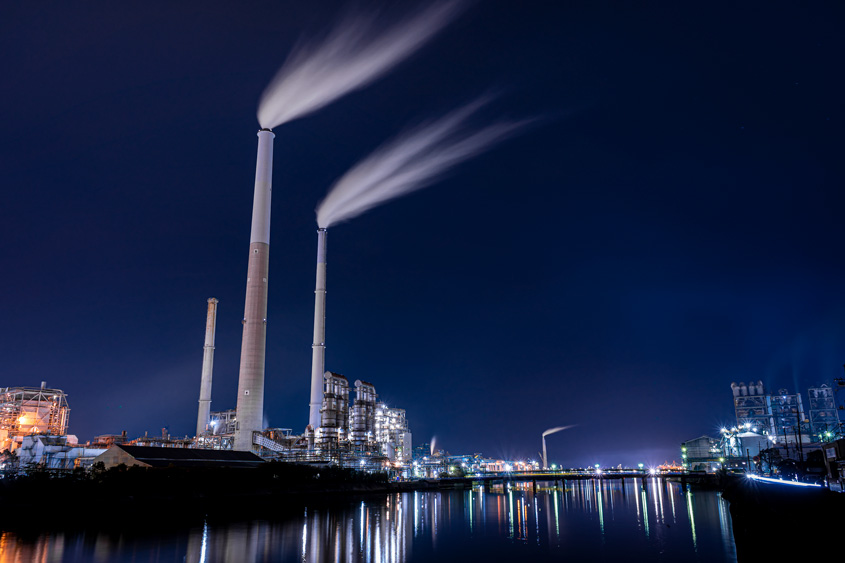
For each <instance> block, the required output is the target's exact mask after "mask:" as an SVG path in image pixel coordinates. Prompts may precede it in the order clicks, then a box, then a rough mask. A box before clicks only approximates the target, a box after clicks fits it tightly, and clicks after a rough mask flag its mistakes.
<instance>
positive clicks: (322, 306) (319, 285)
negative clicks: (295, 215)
mask: <svg viewBox="0 0 845 563" xmlns="http://www.w3.org/2000/svg"><path fill="white" fill-rule="evenodd" d="M327 235H328V233H327V232H326V229H317V282H316V286H315V288H314V341H313V342H314V343H313V344H312V345H311V402H310V403H309V413H308V424H309V425H310V426H311V429H312V430H317V428H319V426H320V408H321V407H322V406H323V375H324V374H325V363H326V238H327Z"/></svg>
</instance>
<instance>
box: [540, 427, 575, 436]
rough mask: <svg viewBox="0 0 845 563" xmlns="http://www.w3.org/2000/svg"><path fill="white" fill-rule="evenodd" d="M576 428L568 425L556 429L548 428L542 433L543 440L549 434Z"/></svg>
mask: <svg viewBox="0 0 845 563" xmlns="http://www.w3.org/2000/svg"><path fill="white" fill-rule="evenodd" d="M575 426H577V425H576V424H570V425H569V426H558V427H557V428H549V429H548V430H546V431H545V432H543V437H544V438H545V437H546V436H548V435H549V434H554V433H555V432H560V431H561V430H568V429H570V428H573V427H575Z"/></svg>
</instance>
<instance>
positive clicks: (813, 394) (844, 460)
mask: <svg viewBox="0 0 845 563" xmlns="http://www.w3.org/2000/svg"><path fill="white" fill-rule="evenodd" d="M730 387H731V393H732V399H733V407H734V413H735V415H736V420H735V422H731V423H730V424H725V425H724V426H722V427H721V428H719V429H718V435H717V436H709V435H704V436H700V437H698V438H695V439H692V440H687V441H685V442H683V443H682V444H681V458H682V460H683V467H684V468H685V469H690V470H703V471H711V472H712V471H720V470H730V469H734V470H738V471H743V472H746V471H757V472H758V473H761V474H770V475H771V474H779V475H787V476H795V475H799V474H802V475H805V477H806V478H808V479H813V478H821V477H822V476H824V475H826V476H827V478H828V479H829V481H830V483H831V486H832V487H837V488H839V489H843V488H845V439H843V438H842V423H841V421H840V419H839V411H838V409H837V408H836V404H837V401H836V392H837V391H838V390H840V389H843V388H845V380H844V379H842V378H836V379H834V386H833V387H832V386H830V385H827V384H822V385H819V386H817V387H810V388H808V389H807V398H808V399H809V401H808V402H807V403H805V402H804V401H803V399H802V396H801V393H797V392H796V393H790V392H789V390H787V389H778V390H777V391H774V392H773V391H769V390H767V389H766V388H765V386H764V385H763V382H762V381H757V382H753V381H752V382H749V383H747V384H746V383H745V382H740V383H731V385H730ZM805 404H806V405H807V406H808V407H809V408H807V409H805ZM814 472H815V473H816V475H815V476H813V473H814Z"/></svg>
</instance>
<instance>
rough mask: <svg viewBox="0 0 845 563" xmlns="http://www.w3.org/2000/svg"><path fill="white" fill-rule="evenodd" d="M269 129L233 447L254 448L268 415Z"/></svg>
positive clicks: (263, 139)
mask: <svg viewBox="0 0 845 563" xmlns="http://www.w3.org/2000/svg"><path fill="white" fill-rule="evenodd" d="M274 138H275V135H274V134H273V132H272V131H271V130H269V129H262V130H261V131H259V132H258V157H257V160H256V165H255V194H254V196H253V202H252V230H251V235H250V239H249V265H248V268H247V278H246V302H245V304H244V319H243V321H242V322H243V325H244V331H243V339H242V341H241V364H240V370H239V372H238V406H237V417H238V420H237V427H236V430H235V440H234V446H233V448H234V449H235V450H238V451H250V450H252V449H253V441H252V437H253V433H254V432H258V431H260V430H261V428H262V426H263V423H262V422H263V416H264V356H265V350H266V343H267V278H268V272H269V268H270V197H271V195H272V181H273V139H274Z"/></svg>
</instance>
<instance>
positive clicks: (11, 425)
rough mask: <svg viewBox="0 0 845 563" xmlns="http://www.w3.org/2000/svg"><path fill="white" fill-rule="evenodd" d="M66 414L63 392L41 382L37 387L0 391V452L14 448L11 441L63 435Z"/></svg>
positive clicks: (9, 388) (66, 407)
mask: <svg viewBox="0 0 845 563" xmlns="http://www.w3.org/2000/svg"><path fill="white" fill-rule="evenodd" d="M69 414H70V408H69V407H68V404H67V395H65V393H64V391H62V390H61V389H48V388H47V384H46V383H44V382H42V383H41V387H40V388H34V387H6V388H2V389H0V450H5V449H12V448H14V444H13V442H15V443H16V442H19V441H20V437H22V436H26V435H29V434H49V435H52V436H62V435H64V434H66V433H67V424H68V417H69ZM15 438H18V440H15Z"/></svg>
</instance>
